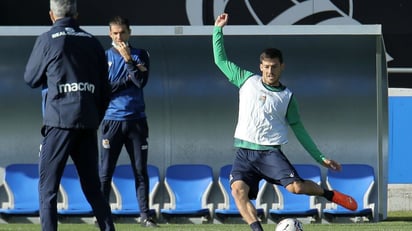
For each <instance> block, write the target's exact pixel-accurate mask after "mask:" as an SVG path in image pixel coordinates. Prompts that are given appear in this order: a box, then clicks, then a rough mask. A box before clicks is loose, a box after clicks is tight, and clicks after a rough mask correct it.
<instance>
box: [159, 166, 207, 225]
mask: <svg viewBox="0 0 412 231" xmlns="http://www.w3.org/2000/svg"><path fill="white" fill-rule="evenodd" d="M164 184H165V186H166V189H167V192H168V194H169V199H170V203H166V204H165V206H164V208H162V209H161V210H160V213H161V214H162V216H163V218H165V219H166V220H169V219H170V218H172V217H203V218H205V219H210V217H211V212H212V209H213V206H212V204H208V203H207V200H208V197H209V193H210V191H211V188H212V184H213V171H212V168H211V167H210V166H208V165H202V164H177V165H171V166H169V167H168V168H167V169H166V174H165V179H164Z"/></svg>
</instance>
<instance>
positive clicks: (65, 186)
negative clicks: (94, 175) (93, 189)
mask: <svg viewBox="0 0 412 231" xmlns="http://www.w3.org/2000/svg"><path fill="white" fill-rule="evenodd" d="M60 192H61V195H62V203H59V204H58V210H57V213H58V214H59V215H65V216H71V215H73V216H80V215H81V216H92V215H93V210H92V207H91V206H90V204H89V202H88V201H87V199H86V197H85V196H84V194H83V190H82V188H81V185H80V180H79V176H78V174H77V170H76V166H75V165H74V164H67V165H66V167H65V168H64V172H63V175H62V178H61V181H60Z"/></svg>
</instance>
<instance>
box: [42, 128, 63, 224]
mask: <svg viewBox="0 0 412 231" xmlns="http://www.w3.org/2000/svg"><path fill="white" fill-rule="evenodd" d="M42 134H43V136H44V139H43V142H42V147H41V150H40V161H39V171H40V179H39V194H40V219H41V225H42V230H51V231H55V230H57V194H58V193H57V192H58V190H59V182H60V179H61V176H62V174H63V170H64V167H65V165H66V162H67V159H68V153H69V147H70V145H71V141H70V131H69V130H62V129H58V128H53V127H47V126H45V127H43V129H42Z"/></svg>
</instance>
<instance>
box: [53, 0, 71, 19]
mask: <svg viewBox="0 0 412 231" xmlns="http://www.w3.org/2000/svg"><path fill="white" fill-rule="evenodd" d="M50 10H51V11H52V12H53V14H54V15H55V16H56V17H58V18H63V17H72V16H75V15H76V14H77V1H76V0H50Z"/></svg>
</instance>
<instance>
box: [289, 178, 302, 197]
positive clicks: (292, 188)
mask: <svg viewBox="0 0 412 231" xmlns="http://www.w3.org/2000/svg"><path fill="white" fill-rule="evenodd" d="M286 189H287V190H288V191H289V192H291V193H294V194H304V193H305V190H304V184H303V182H301V181H295V182H292V183H290V184H288V185H287V186H286Z"/></svg>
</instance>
